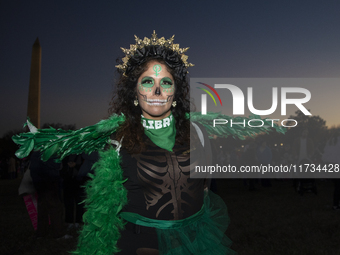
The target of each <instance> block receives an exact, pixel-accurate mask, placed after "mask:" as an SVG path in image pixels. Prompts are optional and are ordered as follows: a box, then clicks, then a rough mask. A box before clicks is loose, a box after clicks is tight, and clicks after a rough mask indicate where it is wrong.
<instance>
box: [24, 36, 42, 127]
mask: <svg viewBox="0 0 340 255" xmlns="http://www.w3.org/2000/svg"><path fill="white" fill-rule="evenodd" d="M40 85H41V46H40V43H39V38H37V39H36V40H35V42H34V44H33V47H32V60H31V73H30V85H29V92H28V105H27V117H29V118H30V120H31V122H32V124H33V125H34V126H36V127H37V128H40Z"/></svg>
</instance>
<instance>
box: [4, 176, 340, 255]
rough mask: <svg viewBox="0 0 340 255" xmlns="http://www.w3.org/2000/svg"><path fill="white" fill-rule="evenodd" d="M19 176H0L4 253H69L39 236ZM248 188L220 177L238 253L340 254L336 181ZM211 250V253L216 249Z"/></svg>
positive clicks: (64, 244)
mask: <svg viewBox="0 0 340 255" xmlns="http://www.w3.org/2000/svg"><path fill="white" fill-rule="evenodd" d="M19 183H20V180H18V179H16V180H0V208H1V209H0V219H1V221H0V228H1V235H0V254H3V255H21V254H22V255H33V254H36V255H47V254H58V255H63V254H69V253H68V251H70V250H73V249H74V247H75V246H76V232H75V231H73V232H72V233H70V234H72V235H74V236H75V238H73V239H68V240H55V239H53V238H52V237H50V238H45V239H36V238H35V237H34V231H33V227H32V224H31V221H30V219H29V216H28V213H27V211H26V208H25V205H24V202H23V199H22V198H21V197H19V196H18V195H17V194H18V193H17V190H18V186H19ZM272 184H273V186H272V187H270V188H263V187H261V186H260V185H259V184H258V185H257V187H256V188H257V189H256V190H254V191H248V190H247V188H246V187H245V186H244V185H243V181H242V180H218V182H217V185H218V194H219V195H220V196H221V197H222V198H223V199H224V200H225V202H226V203H227V205H228V209H229V215H230V218H231V224H230V226H229V228H228V230H227V235H228V236H229V237H230V238H231V239H232V241H233V246H232V248H233V249H234V250H235V251H237V252H238V254H239V255H253V254H254V255H255V254H256V255H280V254H284V255H288V254H289V255H293V254H299V255H314V254H317V255H319V254H320V255H326V254H329V255H337V254H340V212H335V211H333V210H332V193H333V182H332V181H321V180H318V181H317V187H318V195H315V194H313V193H306V194H304V195H303V196H300V195H298V194H297V193H296V192H295V191H294V189H293V187H292V181H275V180H273V181H272ZM212 255H213V254H212Z"/></svg>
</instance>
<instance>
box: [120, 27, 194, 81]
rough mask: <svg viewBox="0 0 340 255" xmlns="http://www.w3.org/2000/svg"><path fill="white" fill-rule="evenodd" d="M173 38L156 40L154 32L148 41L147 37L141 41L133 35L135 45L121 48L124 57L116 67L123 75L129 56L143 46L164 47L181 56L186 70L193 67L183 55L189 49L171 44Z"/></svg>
mask: <svg viewBox="0 0 340 255" xmlns="http://www.w3.org/2000/svg"><path fill="white" fill-rule="evenodd" d="M174 38H175V35H173V36H171V37H170V38H169V39H168V40H165V39H164V37H161V38H158V37H157V34H156V32H155V30H154V31H153V34H152V35H151V38H150V39H149V38H147V37H144V39H143V40H142V39H139V38H138V37H137V36H136V35H135V41H136V44H130V49H125V48H122V47H121V49H122V51H123V52H124V54H125V57H124V58H122V61H123V63H122V64H120V65H116V67H117V68H118V69H120V70H123V71H124V75H125V71H126V68H127V63H128V61H129V59H130V58H131V56H133V55H134V54H135V53H136V51H137V49H142V48H144V47H145V46H149V45H159V46H164V47H166V48H168V49H171V50H173V51H175V52H177V53H178V54H179V55H180V56H181V60H182V61H183V63H184V65H185V67H186V68H188V67H191V66H194V64H191V63H188V61H187V60H188V56H187V55H185V54H184V53H185V52H186V51H187V50H188V49H189V47H187V48H180V47H179V44H174V43H173V41H174Z"/></svg>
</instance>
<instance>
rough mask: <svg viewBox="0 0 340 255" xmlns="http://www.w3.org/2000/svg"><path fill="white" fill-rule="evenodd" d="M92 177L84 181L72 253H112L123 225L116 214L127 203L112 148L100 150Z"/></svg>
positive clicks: (120, 172)
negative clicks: (82, 204) (82, 209)
mask: <svg viewBox="0 0 340 255" xmlns="http://www.w3.org/2000/svg"><path fill="white" fill-rule="evenodd" d="M94 168H95V176H91V177H92V180H91V181H89V182H88V183H87V184H86V193H87V198H86V200H85V203H86V206H85V207H86V212H85V213H84V215H83V220H84V223H85V224H84V226H83V229H82V231H81V232H80V236H79V241H78V247H77V250H76V251H74V252H72V253H73V254H115V253H117V252H118V251H119V250H118V248H117V246H116V244H117V241H118V239H119V237H120V231H121V230H122V229H123V227H124V222H123V220H122V219H121V218H120V217H119V216H118V214H119V212H120V211H121V209H122V208H123V207H124V205H126V203H127V190H126V189H125V188H124V186H123V183H124V182H125V181H126V180H123V173H122V169H121V167H120V158H119V155H118V153H117V151H116V150H114V149H113V148H111V149H109V150H107V151H102V152H100V160H99V161H98V162H97V163H96V164H95V165H94Z"/></svg>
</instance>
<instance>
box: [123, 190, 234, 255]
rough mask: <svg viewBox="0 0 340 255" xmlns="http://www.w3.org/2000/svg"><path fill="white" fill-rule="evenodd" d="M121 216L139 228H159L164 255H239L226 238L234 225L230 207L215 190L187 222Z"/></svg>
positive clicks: (124, 214) (162, 254)
mask: <svg viewBox="0 0 340 255" xmlns="http://www.w3.org/2000/svg"><path fill="white" fill-rule="evenodd" d="M121 217H122V218H123V219H125V220H127V221H129V222H132V223H134V224H137V225H141V226H146V227H154V228H156V230H157V236H158V249H159V254H160V255H189V254H193V255H212V254H213V255H226V254H228V255H230V254H236V252H234V251H233V250H231V249H230V246H231V243H232V242H231V240H230V239H229V238H228V237H227V236H226V235H225V231H226V230H227V227H228V225H229V222H230V219H229V217H228V210H227V206H226V204H225V203H224V201H223V200H222V199H221V198H220V197H219V196H218V195H216V194H214V193H213V192H211V191H209V192H207V194H206V195H205V198H204V206H203V207H202V209H201V210H200V211H199V212H197V213H196V214H194V215H192V216H190V217H189V218H186V219H183V220H176V221H166V220H153V219H149V218H145V217H143V216H140V215H138V214H135V213H128V212H123V213H121Z"/></svg>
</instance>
